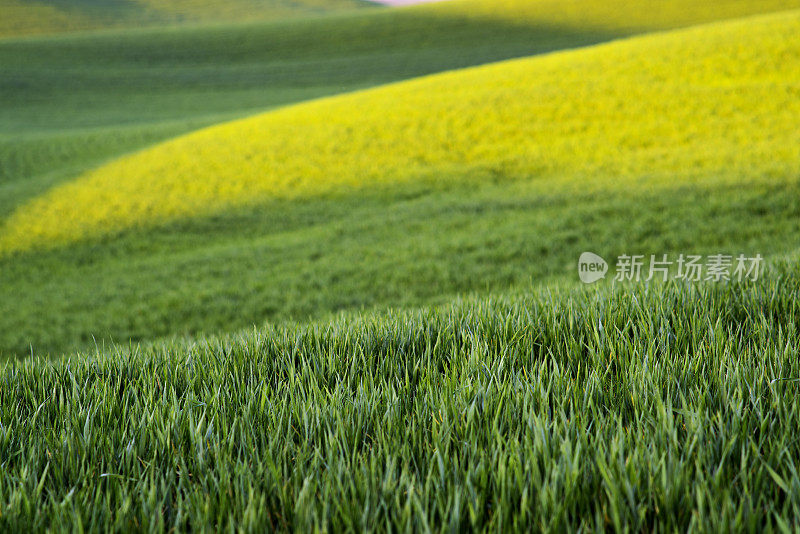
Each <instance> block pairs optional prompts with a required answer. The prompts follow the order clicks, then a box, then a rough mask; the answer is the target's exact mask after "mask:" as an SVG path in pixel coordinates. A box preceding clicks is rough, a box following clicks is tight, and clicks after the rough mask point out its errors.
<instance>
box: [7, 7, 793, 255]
mask: <svg viewBox="0 0 800 534" xmlns="http://www.w3.org/2000/svg"><path fill="white" fill-rule="evenodd" d="M798 35H800V12H789V13H782V14H779V15H770V16H764V17H757V18H752V19H747V20H740V21H734V22H727V23H718V24H714V25H709V26H704V27H697V28H692V29H688V30H681V31H676V32H671V33H664V34H657V35H651V36H646V37H641V38H635V39H629V40H626V41H619V42H615V43H611V44H607V45H602V46H597V47H593V48H590V49H584V50H577V51H571V52H563V53H557V54H552V55H549V56H543V57H535V58H528V59H521V60H514V61H508V62H503V63H498V64H493V65H489V66H484V67H478V68H472V69H467V70H463V71H455V72H450V73H445V74H440V75H435V76H430V77H426V78H420V79H416V80H412V81H409V82H403V83H399V84H394V85H390V86H385V87H382V88H378V89H372V90H367V91H363V92H359V93H353V94H348V95H343V96H338V97H332V98H326V99H321V100H318V101H314V102H310V103H304V104H299V105H295V106H292V107H287V108H284V109H281V110H277V111H274V112H270V113H266V114H263V115H259V116H256V117H252V118H248V119H244V120H239V121H235V122H231V123H228V124H224V125H221V126H215V127H211V128H208V129H205V130H201V131H198V132H195V133H192V134H189V135H186V136H183V137H180V138H177V139H175V140H172V141H169V142H166V143H163V144H161V145H158V146H156V147H154V148H151V149H148V150H145V151H143V152H140V153H137V154H134V155H131V156H128V157H125V158H122V159H119V160H117V161H115V162H112V163H110V164H108V165H106V166H104V167H102V168H100V169H97V170H95V171H93V172H90V173H88V174H86V175H85V176H82V177H80V178H78V179H76V180H75V181H73V182H71V183H68V184H66V185H63V186H60V187H56V188H54V189H52V190H51V191H49V192H48V193H46V194H44V195H43V196H41V197H39V198H37V199H34V200H33V201H31V202H30V203H28V204H27V205H24V206H22V207H21V208H20V209H19V210H18V211H17V212H16V213H15V214H13V215H12V216H11V217H10V218H9V219H8V220H7V222H6V224H5V227H4V228H3V229H2V230H1V231H0V252H2V253H8V252H11V251H20V250H26V249H31V248H36V247H50V246H54V245H59V244H64V243H69V242H74V241H77V240H81V239H83V238H87V237H92V236H98V235H102V234H106V233H110V232H116V231H120V230H124V229H126V228H131V227H137V226H147V225H153V224H157V223H159V222H163V221H168V220H171V219H175V218H182V217H193V216H202V215H204V214H209V213H214V212H219V211H221V210H231V209H237V207H242V206H244V205H248V204H253V203H263V202H265V201H269V200H270V199H276V198H280V199H293V198H303V197H314V196H317V195H324V194H329V193H333V192H337V191H342V190H353V189H356V190H358V189H362V188H370V187H377V186H382V185H393V186H401V187H402V186H403V184H408V183H411V182H415V181H419V180H432V181H435V182H439V183H443V184H445V185H447V184H452V185H454V186H458V185H459V184H464V183H467V182H468V181H470V180H476V179H481V178H485V179H489V178H497V177H498V176H499V177H500V178H502V179H508V180H535V181H538V182H539V183H542V182H543V183H546V184H547V186H548V187H553V188H558V187H562V188H565V187H569V188H581V189H585V188H597V189H598V190H613V189H614V188H618V189H623V188H630V187H633V186H637V187H652V186H653V185H658V184H670V185H674V184H676V183H687V184H692V183H695V182H697V183H707V182H708V181H711V180H716V181H719V180H723V181H724V180H731V181H742V180H755V179H770V180H791V179H794V180H796V179H797V176H798V174H797V173H798V170H800V128H798V122H797V121H798V117H800V39H797V36H798Z"/></svg>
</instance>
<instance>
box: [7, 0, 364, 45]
mask: <svg viewBox="0 0 800 534" xmlns="http://www.w3.org/2000/svg"><path fill="white" fill-rule="evenodd" d="M372 5H374V4H371V3H370V2H368V1H366V0H233V1H230V0H229V1H226V2H216V1H213V0H167V1H161V0H158V1H156V0H102V1H97V0H72V1H64V0H0V14H2V16H0V38H4V37H15V36H25V35H38V34H55V33H65V32H78V31H87V30H98V29H115V28H130V27H141V26H159V25H161V26H163V25H173V24H174V25H176V24H186V23H194V24H197V23H202V22H216V23H219V22H225V21H228V22H231V21H237V20H239V21H242V20H270V19H286V18H292V17H308V16H313V15H315V14H317V15H318V14H327V13H331V12H334V11H341V10H349V9H357V8H362V7H368V6H372Z"/></svg>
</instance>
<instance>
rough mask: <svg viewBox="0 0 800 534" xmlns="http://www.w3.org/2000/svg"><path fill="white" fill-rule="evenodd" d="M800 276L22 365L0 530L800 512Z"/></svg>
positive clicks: (544, 525)
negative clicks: (799, 397) (799, 463)
mask: <svg viewBox="0 0 800 534" xmlns="http://www.w3.org/2000/svg"><path fill="white" fill-rule="evenodd" d="M799 287H800V279H798V271H797V264H796V261H795V260H791V261H787V262H778V263H777V264H773V265H772V266H771V269H770V271H769V272H768V274H767V275H766V276H765V277H762V279H760V280H759V281H758V282H757V283H750V284H746V285H739V284H735V283H734V284H719V285H699V286H690V285H684V284H677V283H670V284H668V285H650V286H648V285H632V286H624V287H617V288H616V289H614V288H610V287H608V286H601V287H596V288H581V289H574V288H569V287H564V288H558V287H555V288H553V289H542V290H536V291H533V292H531V293H528V294H525V293H517V294H511V295H507V296H500V297H492V298H470V299H466V300H461V301H458V302H456V303H455V304H453V305H448V306H445V307H440V308H433V309H425V310H421V311H417V312H402V313H395V312H386V313H379V314H366V315H360V316H353V315H348V316H342V317H341V318H339V319H336V320H333V321H330V322H319V323H312V324H310V325H307V326H297V327H291V326H287V327H275V328H266V329H260V330H256V331H251V332H245V333H242V334H239V335H233V336H229V337H224V338H211V339H205V340H197V341H186V342H180V341H176V342H171V343H164V344H156V345H154V346H151V347H133V348H131V349H130V350H128V349H124V348H121V349H114V350H110V351H108V352H105V353H96V354H92V353H88V354H83V355H80V356H72V357H71V358H68V359H61V360H58V361H55V362H49V361H45V360H42V359H38V358H33V359H27V360H25V361H23V362H18V363H7V364H6V365H5V366H4V367H3V368H2V371H0V421H2V426H0V458H2V469H3V476H2V478H0V512H2V513H0V525H2V526H3V527H4V528H5V529H24V530H42V529H45V528H54V529H59V530H60V529H65V528H69V529H77V528H79V527H82V528H84V529H90V530H126V531H167V530H170V529H173V528H175V529H178V530H186V529H189V528H191V529H194V530H208V531H212V530H222V529H225V530H228V529H242V530H263V529H265V528H275V529H279V530H301V531H309V530H317V529H319V530H328V531H342V530H353V531H354V530H390V529H392V530H393V529H397V530H420V531H429V530H430V531H437V532H438V531H453V530H461V529H465V528H471V529H476V530H487V531H508V530H516V531H521V530H528V529H530V530H534V531H539V530H556V531H563V530H565V529H578V528H583V529H587V530H588V529H591V530H606V529H615V530H626V529H630V530H653V529H657V530H666V531H673V530H680V531H684V530H687V529H690V530H696V531H715V532H719V531H731V530H747V531H770V530H779V529H783V528H791V527H792V526H795V527H796V526H797V524H799V522H800V475H798V471H797V469H798V466H797V458H798V457H800V440H798V439H797V435H796V429H797V428H798V427H800V404H798V403H797V402H794V400H793V399H795V397H796V396H797V394H798V392H799V391H800V390H799V389H798V387H800V382H798V381H797V380H798V379H800V359H798V353H797V347H798V346H799V345H800V338H799V337H798V335H799V334H798V326H799V325H798V320H800V313H799V312H800V308H798V302H800V294H798V288H799Z"/></svg>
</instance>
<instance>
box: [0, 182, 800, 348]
mask: <svg viewBox="0 0 800 534" xmlns="http://www.w3.org/2000/svg"><path fill="white" fill-rule="evenodd" d="M475 180H476V181H475V183H471V184H468V185H465V186H463V187H459V188H458V189H456V190H453V189H451V188H449V187H445V186H441V185H436V184H435V183H430V182H426V183H420V184H418V185H417V186H414V187H403V188H402V189H401V190H396V189H394V188H389V189H386V190H384V191H373V192H371V193H349V194H342V195H338V196H334V197H330V198H327V199H318V200H307V201H304V202H284V203H274V204H271V205H268V206H265V207H259V208H253V209H251V210H242V211H240V212H237V213H222V214H219V215H217V216H215V217H210V218H207V219H201V220H194V221H184V222H180V223H175V224H172V225H169V226H165V227H161V228H158V229H155V230H147V231H145V230H142V231H131V232H127V233H125V234H122V235H116V236H110V237H108V238H104V239H101V240H99V241H95V242H89V243H85V244H83V245H79V246H75V247H70V248H66V249H62V250H55V251H51V252H32V253H27V254H24V255H18V256H14V257H11V258H6V259H4V260H0V272H2V273H3V276H2V278H0V302H3V303H5V304H4V306H5V308H6V310H7V311H6V312H5V313H3V314H0V351H1V352H4V353H5V354H6V355H13V354H16V355H24V354H30V353H31V352H34V353H37V354H45V353H53V354H57V353H60V352H62V351H66V350H72V349H75V348H81V347H83V348H85V347H87V346H89V347H93V346H94V344H95V343H102V342H103V341H104V340H105V341H108V340H115V341H117V342H125V341H127V340H129V339H133V340H146V339H153V338H155V337H159V336H166V335H171V334H178V335H181V334H202V333H214V332H219V331H226V330H232V329H238V328H242V327H247V326H251V325H253V324H257V325H260V324H263V322H264V321H280V320H287V319H307V318H320V317H325V316H326V315H328V314H330V313H335V312H337V311H340V310H344V309H360V308H366V309H371V308H374V307H385V306H416V305H420V304H425V303H442V302H446V301H448V300H449V299H450V298H452V297H453V296H455V295H457V294H460V293H464V292H474V291H480V292H487V291H498V290H506V289H508V288H510V287H530V286H531V284H532V283H533V284H535V285H538V284H541V283H544V282H546V281H548V280H551V279H560V278H563V277H568V278H569V279H571V280H577V272H576V265H577V259H578V256H579V255H580V254H581V253H582V252H583V251H586V250H591V251H594V252H596V253H599V254H601V255H603V256H604V257H606V259H608V260H609V261H610V262H612V270H613V260H614V258H616V256H618V255H620V254H625V253H627V254H633V253H637V254H644V255H647V257H648V258H649V255H650V254H657V255H658V254H665V253H670V254H674V255H677V254H680V253H683V254H693V253H698V254H719V253H727V254H733V255H738V254H741V253H745V254H748V255H755V254H756V253H760V254H762V255H765V256H769V255H773V254H782V253H784V252H785V251H786V250H787V249H788V250H794V249H796V248H799V247H800V241H798V237H797V236H798V235H800V226H798V224H800V223H798V221H800V204H799V203H798V199H800V192H798V190H797V189H798V184H797V183H796V182H787V183H784V184H782V185H779V184H775V183H770V182H771V181H772V179H766V180H764V181H755V182H751V183H740V184H738V185H737V184H735V183H734V184H728V185H717V186H714V187H711V186H705V187H700V186H698V185H695V184H691V185H685V186H682V187H668V188H656V189H653V190H649V189H641V188H638V187H634V188H633V189H631V190H630V191H625V192H621V191H617V192H605V193H604V192H602V191H592V190H590V189H588V188H582V189H583V190H582V191H580V192H576V191H571V190H563V191H561V192H558V190H557V189H553V188H552V187H551V186H548V184H547V180H545V179H542V180H541V181H536V180H535V179H533V180H529V181H525V182H516V183H515V182H504V183H499V184H496V185H487V184H486V183H485V181H484V180H483V178H482V177H479V176H478V177H476V178H475Z"/></svg>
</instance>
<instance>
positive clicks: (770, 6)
mask: <svg viewBox="0 0 800 534" xmlns="http://www.w3.org/2000/svg"><path fill="white" fill-rule="evenodd" d="M798 7H800V2H798V1H796V0H760V1H754V0H717V1H715V2H697V1H690V0H666V1H655V2H644V1H641V0H606V1H598V0H493V1H491V2H487V1H486V0H457V1H450V2H442V3H440V4H430V5H426V6H421V7H418V8H416V9H418V10H419V9H424V10H426V11H428V12H430V13H439V14H442V15H458V16H464V15H467V16H472V17H478V18H481V19H495V20H503V21H507V22H510V23H514V24H532V23H538V24H543V25H548V26H551V27H563V28H580V29H583V30H587V31H588V30H605V31H613V32H617V31H629V32H638V31H644V30H659V29H671V28H676V27H682V26H690V25H694V24H701V23H704V22H712V21H718V20H723V19H733V18H740V17H746V16H750V15H755V14H761V13H770V12H774V11H781V10H790V9H795V8H798Z"/></svg>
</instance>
